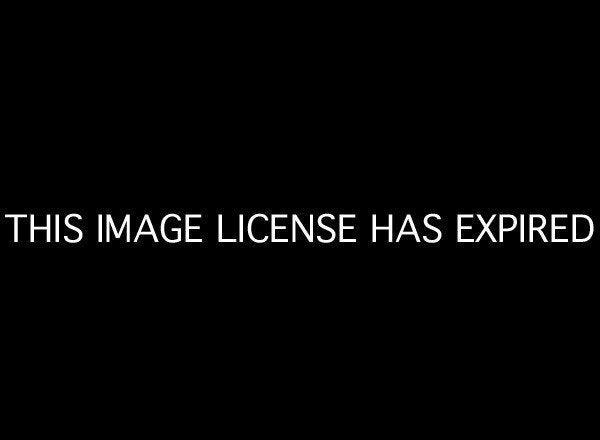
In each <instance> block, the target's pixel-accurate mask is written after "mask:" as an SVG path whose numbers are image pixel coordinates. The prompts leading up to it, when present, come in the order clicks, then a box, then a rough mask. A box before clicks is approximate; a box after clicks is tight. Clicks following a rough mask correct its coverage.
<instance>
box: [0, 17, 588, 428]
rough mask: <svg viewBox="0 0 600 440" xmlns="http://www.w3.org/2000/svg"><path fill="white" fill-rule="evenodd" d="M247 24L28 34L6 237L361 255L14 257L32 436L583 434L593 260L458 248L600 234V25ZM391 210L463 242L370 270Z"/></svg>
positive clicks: (28, 253)
mask: <svg viewBox="0 0 600 440" xmlns="http://www.w3.org/2000/svg"><path fill="white" fill-rule="evenodd" d="M52 12H57V11H52ZM153 12H157V11H153ZM163 12H164V11H163ZM247 12H248V14H247V13H246V12H240V11H239V10H237V9H236V11H233V10H232V11H228V12H227V13H225V14H224V15H223V14H221V15H216V14H215V13H214V12H212V11H211V12H207V11H204V12H195V13H193V14H190V15H188V14H186V13H184V12H183V11H180V12H177V13H175V15H173V16H171V15H170V14H169V15H167V14H166V13H165V15H164V16H163V14H162V12H161V14H159V15H160V18H156V16H155V15H152V17H150V16H147V15H146V13H145V12H144V13H141V12H140V11H137V12H136V13H133V14H127V15H126V14H125V13H124V12H122V13H119V14H114V16H112V15H111V16H110V17H107V18H102V19H100V18H99V17H100V15H97V14H100V12H97V13H96V12H95V13H94V14H92V15H85V19H83V18H82V16H78V18H77V19H75V18H74V19H66V22H65V23H63V22H62V21H57V20H50V19H48V16H46V17H45V16H44V14H43V13H41V14H40V16H36V17H35V19H34V18H33V15H36V14H34V13H33V12H32V11H30V12H28V14H26V15H25V16H23V17H24V19H25V20H24V21H19V23H18V24H16V25H15V26H14V29H10V30H8V31H7V39H6V44H5V52H4V55H3V66H4V67H3V70H4V72H3V73H4V74H5V79H4V80H3V85H4V87H3V96H4V99H3V110H4V111H3V124H2V125H3V133H4V136H3V137H4V142H3V156H4V158H3V160H2V173H1V176H2V177H1V179H2V201H1V202H2V205H1V206H2V213H3V214H4V213H5V212H31V213H42V212H43V213H67V212H79V213H83V214H86V215H87V216H89V215H92V214H94V213H96V212H105V211H107V210H110V211H113V212H124V211H131V212H151V213H153V214H155V215H158V214H160V213H163V212H169V211H175V212H179V213H186V212H190V213H202V214H204V215H205V216H206V217H208V218H210V217H211V216H214V215H215V214H216V213H217V212H222V211H229V212H237V211H239V210H243V211H246V212H252V211H256V212H288V213H292V212H294V213H319V212H325V211H328V212H334V213H335V212H356V213H359V215H361V243H360V244H359V245H348V246H342V245H338V246H331V247H326V248H323V247H321V248H317V247H291V246H285V245H283V246H275V245H273V246H268V247H262V248H252V247H244V248H234V249H232V248H227V249H225V248H218V247H216V246H214V245H210V244H207V245H206V246H199V247H175V248H164V247H158V248H154V247H152V246H138V247H129V248H128V247H126V246H124V247H117V248H115V247H111V248H102V247H98V246H95V245H94V244H93V243H88V244H83V245H81V246H76V247H63V246H54V247H53V246H39V247H35V248H31V247H27V246H23V247H20V246H10V245H9V243H8V242H7V240H4V242H3V245H2V254H3V257H5V258H3V263H2V264H3V270H2V273H3V278H4V282H3V284H4V285H5V286H6V287H5V288H3V289H2V291H3V295H2V301H3V303H4V304H3V307H2V311H3V314H4V315H5V319H3V324H4V327H5V331H4V338H3V339H4V341H5V347H6V348H5V355H6V356H5V358H6V362H5V365H7V366H8V367H9V370H10V373H9V374H8V375H7V376H6V382H7V384H8V385H9V386H10V388H11V389H13V388H14V389H15V393H14V394H11V396H14V397H11V404H10V408H11V412H12V413H13V414H15V415H20V416H23V414H31V410H32V409H34V408H35V409H38V410H40V411H39V412H40V413H41V414H45V415H46V417H47V418H45V419H44V420H47V421H46V422H44V423H49V424H52V425H57V426H63V423H67V424H71V423H73V420H74V419H77V420H78V421H83V422H88V423H86V425H87V426H88V427H89V426H99V427H107V426H109V425H112V422H113V421H123V420H128V421H131V420H133V421H134V425H136V426H138V427H148V426H150V427H152V428H153V429H158V426H157V425H160V426H163V427H165V428H166V429H167V430H168V431H171V430H174V429H176V428H180V427H181V426H183V425H184V424H183V422H184V421H191V422H192V423H193V424H201V426H198V427H200V428H202V427H203V426H204V425H203V423H205V420H207V419H208V420H210V421H212V422H213V423H214V422H216V423H217V424H218V425H219V426H221V427H222V429H225V430H230V429H239V428H242V429H251V428H255V427H256V428H261V429H266V428H269V429H273V428H274V427H275V426H276V425H278V424H279V423H281V422H283V423H282V424H283V426H284V427H285V428H286V429H287V430H286V431H282V432H288V431H290V430H291V431H295V430H298V429H306V430H308V432H314V431H313V430H312V429H313V428H312V427H313V426H315V422H317V423H318V422H323V421H328V422H330V423H329V426H330V428H329V429H331V430H332V431H331V432H337V430H340V429H344V428H350V429H357V430H358V429H359V428H363V429H365V430H366V431H365V432H372V431H373V430H375V429H383V428H384V427H386V426H387V425H388V424H389V423H391V424H392V426H395V427H396V428H399V427H400V428H401V427H403V426H407V427H408V425H404V424H403V423H405V422H401V421H402V420H407V419H408V420H410V421H412V422H413V423H416V424H418V425H420V426H421V427H422V428H423V429H426V430H431V429H440V428H441V429H455V428H460V429H465V428H467V427H469V428H471V429H473V428H474V427H475V425H477V424H478V423H481V422H483V425H484V426H485V427H486V428H487V429H488V430H490V429H491V430H497V429H507V430H509V432H512V431H510V430H511V429H512V428H511V427H512V426H514V423H515V422H522V421H525V420H528V421H532V420H533V421H534V423H532V424H531V426H532V428H533V429H540V427H548V426H551V427H553V428H556V429H557V428H558V426H557V425H559V424H560V425H561V426H563V427H566V428H568V429H573V424H572V423H573V419H572V418H571V416H572V415H573V414H576V415H577V417H578V418H579V420H580V421H581V420H583V419H584V418H585V417H586V414H588V411H589V409H586V408H587V405H586V403H585V402H586V396H589V395H590V394H591V393H592V390H593V389H595V388H594V385H593V381H592V375H591V372H592V371H593V369H594V366H595V365H596V364H595V363H594V362H592V359H593V356H592V355H593V348H594V347H593V341H594V339H595V338H596V336H597V327H598V326H597V322H596V320H595V314H596V310H597V304H596V301H595V299H594V297H593V295H594V293H595V290H597V289H596V287H595V284H594V283H593V281H595V279H594V269H595V266H596V262H597V253H596V247H597V238H595V239H594V242H593V243H590V244H587V245H560V244H559V245H552V246H544V245H541V246H522V245H521V246H518V245H515V244H508V245H506V246H486V245H482V246H460V245H458V244H456V243H455V242H454V241H455V240H454V238H455V236H454V225H453V218H454V216H455V215H456V214H457V213H460V212H477V213H487V214H490V213H512V214H518V213H530V212H531V213H545V214H549V213H585V214H588V215H592V216H593V217H594V218H595V220H596V221H597V212H598V211H597V208H596V207H595V205H596V203H595V200H596V199H595V195H594V193H593V188H594V187H595V186H596V184H595V180H596V179H595V178H594V177H595V174H594V161H593V159H592V154H593V152H592V147H593V146H594V145H596V144H597V135H596V133H595V130H594V128H595V121H596V118H597V108H596V107H595V102H596V101H597V85H596V84H595V82H594V81H593V78H595V77H597V69H596V68H595V66H594V65H593V54H594V52H593V49H594V47H593V46H592V44H591V43H592V40H591V39H589V38H590V36H589V35H588V33H591V32H592V29H591V28H589V27H588V26H587V25H586V24H585V23H584V22H583V21H582V19H581V18H580V17H575V18H569V17H567V16H566V15H565V16H563V17H561V19H560V20H559V21H556V19H553V20H550V19H549V18H543V17H542V16H541V15H540V14H539V13H536V14H532V15H527V17H526V18H524V17H525V13H524V11H521V13H520V14H516V15H514V16H513V15H510V14H509V16H506V15H504V14H500V11H496V12H494V13H487V12H483V11H481V13H480V15H477V13H476V12H475V11H469V14H466V11H445V12H441V11H427V12H425V13H420V14H416V13H414V12H412V11H404V12H397V11H395V12H393V13H392V12H385V11H380V12H376V13H374V14H371V13H369V14H367V13H366V11H353V12H354V14H351V15H347V14H346V13H344V14H338V13H332V14H328V15H327V17H326V18H325V14H324V11H321V13H319V14H308V16H307V15H306V14H303V13H301V11H295V12H293V13H284V12H283V11H281V12H280V13H276V12H275V11H272V10H270V11H269V13H268V14H267V13H266V12H265V11H262V12H261V11H255V10H253V11H247ZM305 12H306V11H305ZM338 12H339V11H338ZM446 12H448V13H449V12H453V13H454V15H446ZM538 12H539V11H538ZM69 13H70V14H73V13H74V12H73V11H70V12H69ZM250 13H253V14H251V15H249V14H250ZM75 14H76V13H75ZM278 14H280V15H278ZM470 14H474V15H470ZM184 16H185V18H184ZM69 17H70V15H69ZM102 17H104V15H102ZM257 17H259V18H260V19H259V18H257ZM517 17H518V18H517ZM63 18H65V16H64V15H63ZM375 212H376V213H380V214H387V213H395V214H405V213H413V214H423V213H428V212H438V213H440V214H441V215H443V217H444V219H445V220H446V221H447V225H448V227H447V228H445V229H444V233H445V238H444V241H443V243H441V244H440V245H438V246H420V247H417V246H413V245H411V244H410V243H407V244H406V245H401V246H394V247H377V248H376V247H374V246H371V245H369V244H368V238H369V234H368V229H367V228H366V225H368V223H364V221H365V220H368V218H369V215H370V214H371V213H375ZM363 229H366V232H365V231H363ZM3 233H5V231H3ZM4 237H6V235H4ZM54 411H56V412H58V413H61V414H63V416H62V417H54V416H52V414H53V412H54ZM36 413H38V412H36ZM40 417H41V416H40ZM173 417H174V418H173ZM40 420H41V419H40ZM92 423H93V424H92ZM578 425H579V423H578ZM48 426H50V425H48ZM133 429H139V428H135V427H134V428H133Z"/></svg>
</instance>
